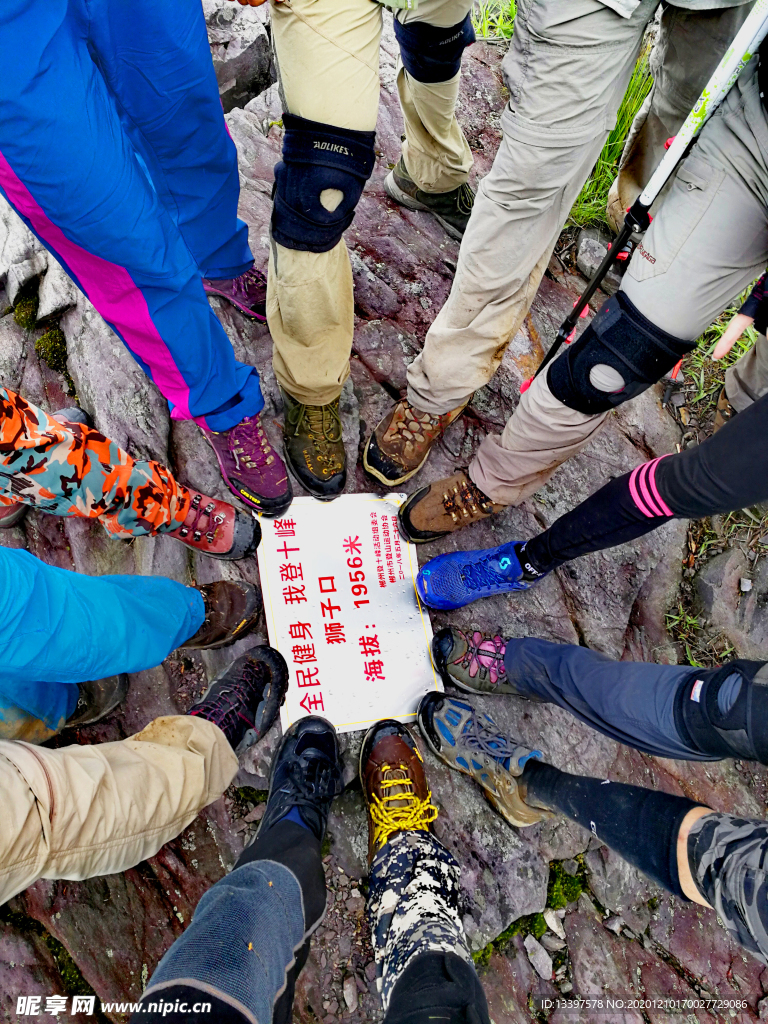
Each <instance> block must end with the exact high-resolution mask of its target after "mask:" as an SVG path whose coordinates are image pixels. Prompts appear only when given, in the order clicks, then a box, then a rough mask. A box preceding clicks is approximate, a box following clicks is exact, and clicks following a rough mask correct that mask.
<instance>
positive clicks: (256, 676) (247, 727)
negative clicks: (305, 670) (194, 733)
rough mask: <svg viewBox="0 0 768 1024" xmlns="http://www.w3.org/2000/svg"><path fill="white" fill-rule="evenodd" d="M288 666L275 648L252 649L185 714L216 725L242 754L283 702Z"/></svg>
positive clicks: (256, 739)
mask: <svg viewBox="0 0 768 1024" xmlns="http://www.w3.org/2000/svg"><path fill="white" fill-rule="evenodd" d="M287 689H288V666H287V665H286V664H285V659H284V658H283V656H282V654H280V652H279V651H276V650H275V649H274V647H267V646H266V645H263V646H261V647H252V648H251V649H250V651H248V652H247V653H246V654H244V655H243V656H242V657H241V658H238V659H237V660H236V661H233V662H232V664H231V665H229V666H228V667H227V668H225V669H224V671H223V672H220V673H219V674H218V675H217V676H216V678H215V679H214V680H213V682H212V683H211V685H210V686H209V687H208V689H207V690H206V691H205V693H204V694H203V696H202V697H201V698H200V700H199V701H197V702H196V703H195V704H193V705H192V707H191V708H190V709H189V711H188V712H187V714H189V715H197V716H199V717H200V718H205V719H207V721H209V722H213V724H214V725H217V726H218V727H219V728H220V729H221V731H222V732H223V733H224V735H225V736H226V737H227V739H228V740H229V745H230V746H231V747H232V749H233V750H235V751H238V752H239V753H242V752H243V751H244V750H247V749H248V747H251V746H253V744H254V743H256V742H258V740H260V739H261V738H262V736H263V735H264V734H265V733H266V732H267V730H268V729H269V728H270V726H271V725H272V723H273V722H274V720H275V718H276V717H277V712H278V711H279V709H280V705H281V704H282V703H283V702H284V701H285V692H286V690H287Z"/></svg>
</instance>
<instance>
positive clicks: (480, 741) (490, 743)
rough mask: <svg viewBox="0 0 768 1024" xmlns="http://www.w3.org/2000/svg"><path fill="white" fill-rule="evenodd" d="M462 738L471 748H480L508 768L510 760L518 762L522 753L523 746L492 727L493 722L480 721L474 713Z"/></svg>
mask: <svg viewBox="0 0 768 1024" xmlns="http://www.w3.org/2000/svg"><path fill="white" fill-rule="evenodd" d="M461 738H462V741H463V742H464V743H465V744H466V745H467V746H468V747H469V748H470V750H479V751H480V752H481V753H483V754H487V755H488V756H489V757H492V758H493V760H494V761H497V762H498V763H499V764H500V765H501V767H502V768H505V769H507V770H509V765H510V761H514V762H515V763H517V760H518V759H519V757H520V754H521V748H520V747H519V746H518V745H517V744H514V743H513V742H512V741H511V740H510V739H508V738H507V737H506V736H505V735H504V734H503V733H500V732H498V731H497V730H496V729H495V728H492V727H491V724H486V723H484V722H478V719H477V715H472V717H471V718H470V719H469V720H468V722H467V724H466V725H465V726H464V731H463V732H462V734H461Z"/></svg>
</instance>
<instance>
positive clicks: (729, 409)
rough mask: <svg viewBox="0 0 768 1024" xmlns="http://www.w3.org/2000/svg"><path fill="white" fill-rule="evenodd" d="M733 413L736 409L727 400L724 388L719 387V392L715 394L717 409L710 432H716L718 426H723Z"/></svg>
mask: <svg viewBox="0 0 768 1024" xmlns="http://www.w3.org/2000/svg"><path fill="white" fill-rule="evenodd" d="M735 415H736V410H735V409H734V408H733V406H732V405H731V403H730V402H729V401H728V395H726V393H725V388H720V394H719V395H718V396H717V409H716V410H715V422H714V426H713V429H712V433H713V434H714V433H717V431H718V430H719V429H720V427H724V426H725V424H726V423H728V422H729V421H730V420H732V419H733V417H734V416H735Z"/></svg>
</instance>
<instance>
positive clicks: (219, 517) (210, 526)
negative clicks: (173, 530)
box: [179, 494, 226, 544]
mask: <svg viewBox="0 0 768 1024" xmlns="http://www.w3.org/2000/svg"><path fill="white" fill-rule="evenodd" d="M202 504H203V495H202V494H194V495H193V497H192V501H191V502H190V506H189V512H187V518H189V513H190V512H192V513H194V519H193V520H192V522H191V523H190V524H187V522H186V520H185V522H184V524H183V526H181V527H180V528H179V537H181V539H182V540H186V539H187V537H188V536H189V534H190V532H191V534H192V540H193V541H194V542H195V543H196V544H198V543H199V542H200V541H201V540H202V538H203V531H202V529H201V525H202V523H201V521H202V520H203V519H207V521H208V522H207V524H206V525H207V529H206V531H205V539H206V540H207V541H208V543H209V544H213V542H214V540H215V539H216V534H217V532H218V530H219V527H220V526H221V525H222V523H224V522H225V519H226V517H225V516H224V514H223V513H222V512H217V513H216V515H213V512H214V511H215V509H216V502H215V501H209V502H208V504H207V505H205V506H204V507H201V506H202Z"/></svg>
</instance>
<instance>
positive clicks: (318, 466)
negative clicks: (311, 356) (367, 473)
mask: <svg viewBox="0 0 768 1024" xmlns="http://www.w3.org/2000/svg"><path fill="white" fill-rule="evenodd" d="M280 393H281V394H282V396H283V406H284V408H285V433H284V437H285V461H286V462H287V463H288V467H289V468H290V470H291V472H292V473H293V474H294V476H295V477H296V479H297V480H298V481H299V483H300V484H301V485H302V487H304V488H305V489H306V490H308V491H309V493H310V494H311V495H312V496H313V497H315V498H319V499H320V501H332V500H333V499H334V498H337V497H338V496H339V495H340V494H341V492H342V491H343V490H344V484H345V483H346V482H347V453H346V451H345V450H344V441H343V439H342V426H341V415H340V413H339V399H338V398H337V399H335V400H334V401H333V402H329V403H328V404H327V405H305V404H304V403H303V402H299V401H297V400H296V399H295V398H293V397H292V396H291V395H289V394H288V392H287V391H284V390H283V389H282V388H280Z"/></svg>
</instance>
